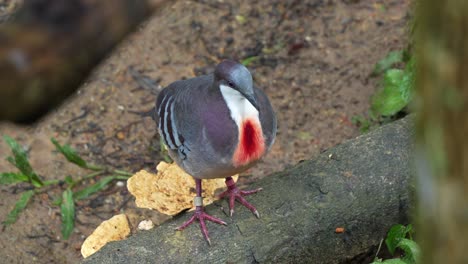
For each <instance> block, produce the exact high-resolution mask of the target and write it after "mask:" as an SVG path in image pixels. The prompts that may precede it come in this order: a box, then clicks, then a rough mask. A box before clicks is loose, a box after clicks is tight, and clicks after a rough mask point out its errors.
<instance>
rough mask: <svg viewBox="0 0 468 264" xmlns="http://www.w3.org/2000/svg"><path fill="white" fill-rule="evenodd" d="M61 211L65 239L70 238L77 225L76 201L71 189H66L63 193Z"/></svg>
mask: <svg viewBox="0 0 468 264" xmlns="http://www.w3.org/2000/svg"><path fill="white" fill-rule="evenodd" d="M60 211H61V213H62V236H63V238H64V239H68V238H69V237H70V235H71V233H72V232H73V227H74V226H75V203H74V201H73V192H72V191H71V190H70V189H66V190H65V191H64V192H63V194H62V204H61V205H60Z"/></svg>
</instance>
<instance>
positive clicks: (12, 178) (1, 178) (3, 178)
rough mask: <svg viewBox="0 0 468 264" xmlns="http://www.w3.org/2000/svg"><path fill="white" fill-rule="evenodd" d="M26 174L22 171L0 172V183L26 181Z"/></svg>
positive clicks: (27, 179)
mask: <svg viewBox="0 0 468 264" xmlns="http://www.w3.org/2000/svg"><path fill="white" fill-rule="evenodd" d="M28 181H29V178H28V176H26V175H24V174H23V173H15V172H4V173H0V184H15V183H20V182H28Z"/></svg>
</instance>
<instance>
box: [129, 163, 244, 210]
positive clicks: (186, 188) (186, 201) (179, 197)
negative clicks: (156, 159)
mask: <svg viewBox="0 0 468 264" xmlns="http://www.w3.org/2000/svg"><path fill="white" fill-rule="evenodd" d="M156 168H157V170H158V173H157V174H152V173H149V172H147V171H145V170H141V171H139V172H137V173H136V174H135V175H133V176H132V177H131V178H130V179H128V181H127V188H128V190H129V191H130V193H131V194H132V195H133V196H135V199H136V200H135V203H136V205H137V206H138V207H140V208H149V209H155V210H158V211H159V212H161V213H164V214H167V215H175V214H177V213H179V212H181V211H183V210H186V209H190V208H192V207H193V197H194V196H195V189H194V188H193V187H194V186H195V180H194V179H193V177H192V176H190V175H188V174H187V173H185V172H184V171H183V170H182V169H181V168H179V167H178V166H177V164H175V163H172V164H168V163H166V162H160V163H159V164H158V166H157V167H156ZM233 178H234V180H235V181H237V176H235V177H233ZM225 187H226V185H225V183H224V179H212V180H207V181H203V197H204V199H203V202H204V203H205V205H207V204H210V203H212V202H213V201H214V200H216V199H217V197H216V196H215V192H216V190H218V189H220V188H225Z"/></svg>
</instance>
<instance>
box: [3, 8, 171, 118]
mask: <svg viewBox="0 0 468 264" xmlns="http://www.w3.org/2000/svg"><path fill="white" fill-rule="evenodd" d="M162 2H164V1H146V0H137V1H135V0H115V1H99V0H67V1H62V0H30V1H25V2H24V5H23V6H22V7H21V8H20V9H19V10H18V11H17V13H15V14H13V16H12V18H11V19H9V20H8V22H6V23H2V24H1V25H0V87H1V88H0V120H11V121H16V122H30V121H34V120H35V119H37V118H38V117H40V116H42V115H43V114H44V113H46V112H47V111H48V110H50V109H51V108H53V107H54V106H56V105H57V104H58V103H60V102H62V101H63V100H64V98H65V97H67V96H68V95H70V94H71V93H72V92H73V91H75V90H76V89H77V88H78V86H79V85H80V84H81V83H82V82H83V81H84V79H85V78H86V77H87V76H88V74H89V73H90V71H91V70H92V69H93V68H94V66H96V65H97V64H98V62H99V61H101V60H102V59H103V58H104V57H105V56H106V55H107V54H108V53H109V51H110V50H111V49H112V48H113V47H114V46H116V45H117V44H118V43H119V42H120V41H121V40H122V38H123V37H124V36H125V35H126V34H128V33H129V32H131V31H132V30H133V29H135V28H136V26H137V25H138V24H140V23H141V22H143V21H144V19H145V18H147V17H148V16H149V15H150V14H151V13H152V11H154V10H155V9H157V7H158V6H159V5H160V4H161V3H162Z"/></svg>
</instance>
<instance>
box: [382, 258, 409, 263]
mask: <svg viewBox="0 0 468 264" xmlns="http://www.w3.org/2000/svg"><path fill="white" fill-rule="evenodd" d="M382 263H384V264H408V263H406V262H405V261H404V260H403V259H400V258H394V259H386V260H384V261H383V262H382Z"/></svg>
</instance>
